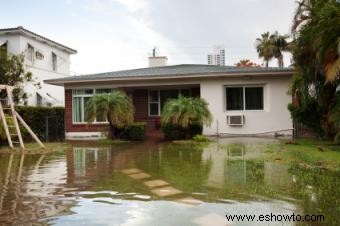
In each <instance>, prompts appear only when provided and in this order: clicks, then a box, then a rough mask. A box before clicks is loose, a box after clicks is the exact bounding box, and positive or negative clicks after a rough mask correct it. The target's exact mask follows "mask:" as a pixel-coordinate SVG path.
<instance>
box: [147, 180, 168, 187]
mask: <svg viewBox="0 0 340 226" xmlns="http://www.w3.org/2000/svg"><path fill="white" fill-rule="evenodd" d="M144 184H145V185H146V186H148V187H149V188H154V187H161V186H166V185H169V183H168V182H166V181H164V180H149V181H145V182H144Z"/></svg>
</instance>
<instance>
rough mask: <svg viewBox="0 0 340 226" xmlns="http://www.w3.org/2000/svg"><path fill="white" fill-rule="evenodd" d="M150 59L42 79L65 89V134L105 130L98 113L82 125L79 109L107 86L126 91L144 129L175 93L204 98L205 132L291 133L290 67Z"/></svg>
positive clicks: (154, 122) (97, 133)
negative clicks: (144, 64)
mask: <svg viewBox="0 0 340 226" xmlns="http://www.w3.org/2000/svg"><path fill="white" fill-rule="evenodd" d="M154 58H155V57H151V58H150V60H155V59H154ZM156 58H157V57H156ZM163 59H164V58H163ZM156 61H157V62H156V63H157V64H156V65H157V67H148V68H140V69H134V70H125V71H113V72H107V73H98V74H88V75H81V76H73V77H66V78H60V79H50V80H46V81H45V82H46V83H47V84H50V85H57V86H62V87H64V89H65V132H66V138H68V139H72V138H76V137H78V138H80V137H87V138H95V137H100V136H101V135H102V133H103V131H106V129H107V126H108V125H107V122H105V121H103V120H100V119H97V120H96V122H95V123H94V124H92V125H90V126H89V125H87V124H86V122H85V121H84V111H85V105H86V102H87V100H88V99H89V98H90V97H91V96H92V95H94V94H95V93H103V92H110V91H111V90H112V89H120V90H123V91H124V92H126V93H127V95H129V96H130V97H131V99H132V101H133V104H134V106H135V121H144V122H146V123H147V130H157V129H158V126H157V124H159V118H160V117H161V112H162V108H163V105H164V103H165V101H166V100H167V99H169V98H176V97H177V96H178V95H179V94H181V95H184V96H191V97H201V98H204V99H205V100H206V101H207V102H208V103H209V110H210V112H211V114H212V116H213V123H212V124H211V126H205V127H204V129H203V133H204V134H205V135H219V136H224V135H242V136H245V135H277V134H282V135H292V132H293V122H292V119H291V117H290V113H289V111H288V109H287V105H288V104H289V103H290V102H291V100H292V97H291V96H290V95H289V94H288V93H287V91H288V87H289V80H290V78H291V76H292V74H293V70H292V69H291V68H242V67H234V66H215V65H199V64H182V65H172V66H162V65H161V64H160V62H161V59H156ZM165 61H166V59H164V62H165ZM150 65H155V64H154V63H152V62H151V63H150Z"/></svg>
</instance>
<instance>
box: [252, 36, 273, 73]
mask: <svg viewBox="0 0 340 226" xmlns="http://www.w3.org/2000/svg"><path fill="white" fill-rule="evenodd" d="M255 46H256V51H257V53H258V55H259V57H260V58H263V60H264V61H265V63H266V67H268V65H269V61H270V60H271V59H273V57H274V53H275V46H274V44H273V42H272V40H271V38H270V34H269V32H266V33H263V34H262V35H261V38H257V39H256V43H255Z"/></svg>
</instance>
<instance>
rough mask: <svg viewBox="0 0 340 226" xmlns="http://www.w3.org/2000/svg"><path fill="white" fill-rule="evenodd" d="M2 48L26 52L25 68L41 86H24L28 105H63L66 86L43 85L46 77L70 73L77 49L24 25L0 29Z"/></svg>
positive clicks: (18, 52) (60, 76)
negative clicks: (71, 57)
mask: <svg viewBox="0 0 340 226" xmlns="http://www.w3.org/2000/svg"><path fill="white" fill-rule="evenodd" d="M0 47H1V48H5V49H6V51H7V53H10V54H21V53H23V54H24V55H25V70H26V71H29V72H31V73H32V74H33V78H34V79H35V80H36V82H40V85H41V89H38V88H37V87H35V86H34V85H33V84H32V83H29V84H26V85H25V92H26V93H27V94H28V100H27V104H28V105H33V106H37V105H38V106H40V105H45V106H46V105H47V106H58V105H60V106H62V105H64V89H63V87H57V86H51V85H49V84H44V83H43V80H45V79H52V78H53V79H55V78H62V77H65V76H69V75H70V64H71V61H70V55H71V54H75V53H77V51H76V50H74V49H71V48H69V47H67V46H64V45H62V44H60V43H57V42H55V41H52V40H50V39H48V38H46V37H43V36H41V35H38V34H36V33H34V32H32V31H29V30H27V29H25V28H23V27H21V26H20V27H15V28H4V29H0Z"/></svg>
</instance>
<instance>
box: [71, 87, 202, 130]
mask: <svg viewBox="0 0 340 226" xmlns="http://www.w3.org/2000/svg"><path fill="white" fill-rule="evenodd" d="M191 95H192V96H194V97H199V96H200V88H199V87H195V88H192V89H191ZM132 102H133V105H134V107H135V121H136V122H146V123H147V125H146V130H147V131H152V130H156V129H159V126H160V117H158V116H152V117H150V116H149V110H148V108H149V106H148V91H147V89H136V90H134V91H133V92H132ZM107 130H108V125H105V124H91V125H88V124H72V90H71V89H65V131H66V132H102V131H103V132H104V131H107Z"/></svg>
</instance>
